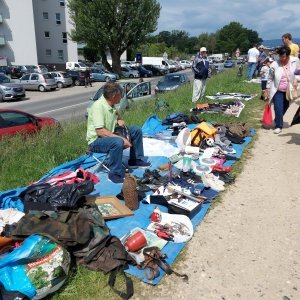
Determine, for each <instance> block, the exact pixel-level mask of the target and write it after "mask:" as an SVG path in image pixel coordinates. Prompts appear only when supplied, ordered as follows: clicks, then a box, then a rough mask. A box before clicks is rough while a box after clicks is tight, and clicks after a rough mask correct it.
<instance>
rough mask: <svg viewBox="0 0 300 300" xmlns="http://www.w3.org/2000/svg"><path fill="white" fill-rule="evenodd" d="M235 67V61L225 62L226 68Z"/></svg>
mask: <svg viewBox="0 0 300 300" xmlns="http://www.w3.org/2000/svg"><path fill="white" fill-rule="evenodd" d="M233 66H234V64H233V61H232V60H226V61H225V62H224V68H232V67H233Z"/></svg>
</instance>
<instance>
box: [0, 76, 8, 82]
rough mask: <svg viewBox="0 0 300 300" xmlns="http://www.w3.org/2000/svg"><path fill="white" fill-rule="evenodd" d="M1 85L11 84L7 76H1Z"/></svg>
mask: <svg viewBox="0 0 300 300" xmlns="http://www.w3.org/2000/svg"><path fill="white" fill-rule="evenodd" d="M0 83H10V79H9V78H8V77H6V76H3V75H0Z"/></svg>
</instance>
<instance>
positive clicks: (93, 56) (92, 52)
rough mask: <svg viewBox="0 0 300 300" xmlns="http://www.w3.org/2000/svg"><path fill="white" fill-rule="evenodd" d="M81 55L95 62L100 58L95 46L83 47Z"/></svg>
mask: <svg viewBox="0 0 300 300" xmlns="http://www.w3.org/2000/svg"><path fill="white" fill-rule="evenodd" d="M83 56H84V57H85V59H86V60H88V61H91V62H96V61H98V60H99V59H100V55H99V50H98V49H96V48H90V47H84V48H83Z"/></svg>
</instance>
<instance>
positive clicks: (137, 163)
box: [128, 159, 151, 169]
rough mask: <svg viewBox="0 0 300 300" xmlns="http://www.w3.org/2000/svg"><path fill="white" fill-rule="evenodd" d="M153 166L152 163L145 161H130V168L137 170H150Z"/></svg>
mask: <svg viewBox="0 0 300 300" xmlns="http://www.w3.org/2000/svg"><path fill="white" fill-rule="evenodd" d="M150 166H151V163H150V162H147V161H143V160H141V159H129V161H128V168H130V169H136V168H148V167H150Z"/></svg>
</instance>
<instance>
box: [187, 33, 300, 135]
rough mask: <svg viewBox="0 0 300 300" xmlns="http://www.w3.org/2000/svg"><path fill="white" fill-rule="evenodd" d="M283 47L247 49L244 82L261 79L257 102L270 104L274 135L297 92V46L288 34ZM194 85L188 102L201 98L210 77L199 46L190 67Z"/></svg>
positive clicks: (278, 131)
mask: <svg viewBox="0 0 300 300" xmlns="http://www.w3.org/2000/svg"><path fill="white" fill-rule="evenodd" d="M282 42H283V46H282V47H280V48H278V49H276V51H274V52H269V53H267V52H266V49H265V47H264V46H263V45H259V46H257V45H256V44H253V45H252V47H251V48H250V49H249V50H248V56H247V57H248V60H247V62H248V64H247V71H246V80H247V81H248V82H250V81H251V80H252V79H253V78H254V77H258V76H260V79H261V89H262V94H261V99H262V100H266V101H269V103H271V102H273V104H274V111H275V118H274V121H275V129H274V133H275V134H278V133H280V132H281V130H282V128H283V115H284V113H285V112H286V110H287V109H288V107H289V102H288V100H289V99H292V98H293V97H295V94H296V93H297V91H298V81H297V76H295V75H300V62H299V58H298V57H299V56H300V52H299V46H298V45H297V44H295V43H293V41H292V35H291V34H290V33H285V34H283V35H282ZM192 70H193V72H194V85H193V96H192V102H193V103H196V102H197V101H199V100H200V101H201V100H202V99H203V98H204V94H205V87H206V80H207V78H208V77H209V74H210V66H209V62H208V60H207V49H206V48H205V47H201V48H200V51H199V54H198V55H197V56H196V57H195V59H194V61H193V65H192Z"/></svg>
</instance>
